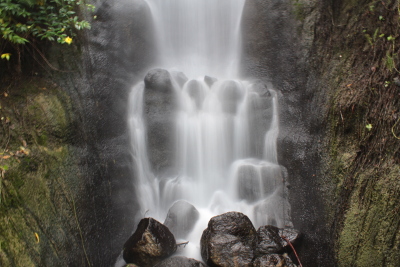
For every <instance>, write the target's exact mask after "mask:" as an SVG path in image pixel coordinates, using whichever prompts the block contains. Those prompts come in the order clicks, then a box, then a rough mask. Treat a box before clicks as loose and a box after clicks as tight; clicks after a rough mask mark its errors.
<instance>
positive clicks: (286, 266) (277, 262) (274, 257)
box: [253, 254, 297, 267]
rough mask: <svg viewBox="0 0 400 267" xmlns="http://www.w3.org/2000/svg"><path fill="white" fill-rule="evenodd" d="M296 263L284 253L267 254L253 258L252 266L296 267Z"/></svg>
mask: <svg viewBox="0 0 400 267" xmlns="http://www.w3.org/2000/svg"><path fill="white" fill-rule="evenodd" d="M296 266H297V265H296V264H294V263H293V262H292V260H291V259H290V258H289V257H288V256H287V255H286V254H283V255H280V254H268V255H264V256H261V257H258V258H256V259H255V260H254V263H253V267H296Z"/></svg>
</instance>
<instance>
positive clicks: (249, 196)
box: [237, 165, 262, 202]
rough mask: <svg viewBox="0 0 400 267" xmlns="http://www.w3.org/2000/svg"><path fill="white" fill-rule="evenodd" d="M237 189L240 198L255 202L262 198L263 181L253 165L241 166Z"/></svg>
mask: <svg viewBox="0 0 400 267" xmlns="http://www.w3.org/2000/svg"><path fill="white" fill-rule="evenodd" d="M237 190H238V196H239V198H240V199H244V200H247V201H248V202H254V201H256V200H259V199H261V190H262V181H261V177H260V175H259V172H258V170H257V169H256V167H254V166H253V165H243V166H240V167H239V169H238V173H237Z"/></svg>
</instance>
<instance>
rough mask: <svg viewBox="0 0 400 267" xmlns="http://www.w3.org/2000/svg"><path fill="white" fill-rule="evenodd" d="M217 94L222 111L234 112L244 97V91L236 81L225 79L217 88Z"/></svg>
mask: <svg viewBox="0 0 400 267" xmlns="http://www.w3.org/2000/svg"><path fill="white" fill-rule="evenodd" d="M218 96H219V100H220V101H221V103H222V108H223V110H224V112H226V113H231V114H235V113H236V111H237V108H238V106H239V104H240V102H241V101H242V100H243V98H244V91H243V88H242V87H241V86H240V84H239V83H238V82H236V81H225V82H223V83H222V84H221V86H220V87H219V88H218Z"/></svg>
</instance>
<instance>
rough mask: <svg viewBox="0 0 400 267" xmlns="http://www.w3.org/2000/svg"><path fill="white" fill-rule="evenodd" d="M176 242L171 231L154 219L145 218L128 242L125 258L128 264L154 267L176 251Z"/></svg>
mask: <svg viewBox="0 0 400 267" xmlns="http://www.w3.org/2000/svg"><path fill="white" fill-rule="evenodd" d="M176 248H177V247H176V241H175V238H174V235H173V234H172V233H171V231H169V229H168V228H167V227H166V226H165V225H163V224H162V223H160V222H158V221H157V220H155V219H153V218H144V219H142V220H141V221H140V222H139V225H138V227H137V229H136V231H135V232H134V233H133V235H132V236H131V237H130V238H129V239H128V240H127V241H126V243H125V245H124V249H123V258H124V260H125V262H127V263H133V264H136V265H138V266H140V267H152V266H154V265H155V264H157V263H158V262H160V261H162V260H163V259H165V258H167V257H169V256H171V255H172V254H173V253H174V252H175V251H176Z"/></svg>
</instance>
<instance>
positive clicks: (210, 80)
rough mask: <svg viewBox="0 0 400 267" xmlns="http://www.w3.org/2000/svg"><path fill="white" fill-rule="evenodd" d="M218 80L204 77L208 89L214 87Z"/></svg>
mask: <svg viewBox="0 0 400 267" xmlns="http://www.w3.org/2000/svg"><path fill="white" fill-rule="evenodd" d="M217 81H218V80H217V78H214V77H210V76H207V75H206V76H204V82H205V83H206V84H207V85H208V87H210V88H211V86H213V84H214V83H216V82H217Z"/></svg>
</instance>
